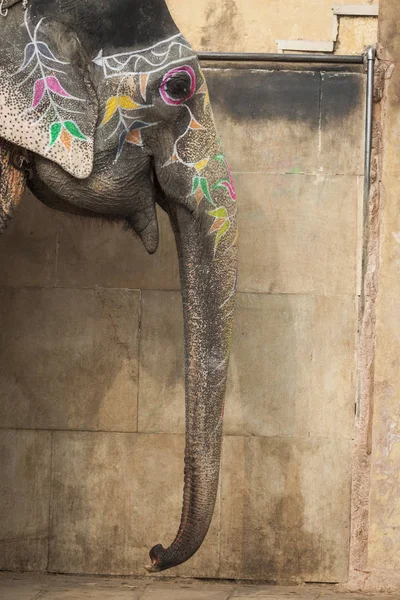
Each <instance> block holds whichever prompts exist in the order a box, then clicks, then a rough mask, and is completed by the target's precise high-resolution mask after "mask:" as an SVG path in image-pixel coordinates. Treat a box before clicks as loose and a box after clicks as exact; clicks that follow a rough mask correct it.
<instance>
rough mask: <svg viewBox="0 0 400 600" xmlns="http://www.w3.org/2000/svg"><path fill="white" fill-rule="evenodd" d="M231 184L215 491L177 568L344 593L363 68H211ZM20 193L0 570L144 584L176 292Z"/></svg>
mask: <svg viewBox="0 0 400 600" xmlns="http://www.w3.org/2000/svg"><path fill="white" fill-rule="evenodd" d="M206 75H207V77H208V80H209V83H210V89H211V95H212V99H213V103H214V109H215V115H216V120H217V123H218V127H219V130H220V132H221V136H222V139H223V141H224V143H225V146H226V148H227V152H228V155H229V157H230V160H231V163H232V167H233V170H234V172H235V179H236V183H237V188H238V197H239V207H240V223H241V244H240V253H241V254H240V280H239V294H238V303H237V315H236V326H235V332H234V344H233V354H232V360H231V365H230V374H229V384H228V392H227V408H226V425H225V440H224V453H223V460H222V476H221V487H220V494H219V498H218V503H217V507H216V511H215V516H214V519H213V524H212V527H211V531H210V533H209V535H208V537H207V540H206V542H205V544H204V546H203V547H202V549H201V550H200V552H199V553H198V554H197V555H196V556H195V557H194V559H193V560H191V561H190V562H188V563H187V564H185V565H183V566H182V567H179V568H178V569H176V570H175V571H174V573H168V574H171V575H173V574H175V575H190V576H199V577H229V578H231V577H232V578H239V577H240V578H242V577H243V578H254V579H269V580H279V581H287V580H292V581H293V580H294V581H345V580H346V579H347V568H348V546H349V522H350V513H349V511H350V479H351V445H352V435H353V420H354V396H355V340H356V328H357V293H358V286H359V281H358V275H359V273H360V261H359V258H360V245H361V229H362V223H361V216H360V215H361V209H362V171H363V129H364V127H363V119H364V110H363V103H364V89H365V87H364V84H365V76H364V74H363V73H335V72H325V73H321V72H319V71H318V70H316V71H309V72H307V71H306V72H281V71H267V70H249V69H239V70H235V69H234V70H226V69H222V70H218V69H217V70H212V69H206ZM160 217H161V245H160V250H159V252H158V253H157V254H156V255H155V256H153V257H149V256H147V255H146V253H145V251H144V250H143V248H142V247H141V245H140V243H139V242H138V241H137V240H134V239H133V238H132V236H131V235H130V234H129V233H127V232H124V231H122V230H121V229H120V228H119V227H110V226H109V225H101V224H97V223H87V222H85V221H84V220H79V219H75V218H73V217H69V216H66V215H59V214H57V213H55V212H52V211H51V210H50V209H47V208H45V207H43V206H42V205H41V204H40V203H38V202H37V201H36V200H35V199H34V198H32V197H31V196H29V195H28V197H27V198H26V201H25V203H24V205H23V207H22V208H21V211H20V213H19V215H18V217H17V218H16V219H15V221H14V222H13V223H12V225H11V226H10V229H9V230H8V231H7V232H6V234H5V235H4V236H2V238H1V240H0V282H1V284H0V427H1V431H0V462H1V466H0V470H1V485H2V487H1V493H0V513H1V514H2V519H1V520H0V568H5V569H34V570H50V571H56V572H59V571H61V572H73V573H120V574H130V573H137V574H142V573H143V570H142V567H143V564H144V563H145V562H146V560H147V552H148V549H149V547H151V546H152V545H153V544H154V543H157V542H163V543H164V544H165V543H168V541H170V540H171V538H172V536H173V534H174V533H175V530H176V528H177V525H178V521H179V515H180V506H181V494H182V477H183V443H184V438H183V431H184V381H183V339H182V317H181V306H180V296H179V291H178V289H179V280H178V270H177V261H176V256H175V254H176V253H175V249H174V245H173V241H172V234H171V232H170V228H169V225H168V223H167V221H166V219H165V218H164V217H163V216H162V215H160Z"/></svg>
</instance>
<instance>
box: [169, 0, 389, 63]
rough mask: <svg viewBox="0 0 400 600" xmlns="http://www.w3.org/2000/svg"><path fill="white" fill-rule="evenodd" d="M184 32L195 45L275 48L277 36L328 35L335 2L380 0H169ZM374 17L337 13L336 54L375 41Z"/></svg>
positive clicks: (223, 48) (328, 37)
mask: <svg viewBox="0 0 400 600" xmlns="http://www.w3.org/2000/svg"><path fill="white" fill-rule="evenodd" d="M167 3H168V6H169V7H170V10H171V12H172V14H173V16H174V18H175V20H176V23H177V24H178V26H179V27H180V29H181V30H182V32H183V34H184V35H185V36H186V37H187V39H188V40H189V41H190V42H191V44H192V45H193V47H194V48H195V49H196V50H214V51H220V52H228V51H232V52H277V45H276V40H277V39H284V40H288V39H290V40H291V39H302V40H316V41H332V40H333V39H334V37H335V36H336V31H335V32H333V29H334V28H333V16H332V15H333V13H332V6H333V5H334V4H365V5H371V4H378V0H351V2H350V1H348V0H286V1H285V2H282V0H221V1H219V2H216V1H215V0H197V1H196V2H182V1H181V0H167ZM376 30H377V19H374V18H355V19H354V18H347V17H345V18H341V19H340V31H339V40H340V44H341V47H340V44H339V45H338V52H339V53H340V54H347V53H349V54H352V53H355V52H362V51H363V49H364V46H367V45H370V44H373V43H375V42H376V35H377V33H376Z"/></svg>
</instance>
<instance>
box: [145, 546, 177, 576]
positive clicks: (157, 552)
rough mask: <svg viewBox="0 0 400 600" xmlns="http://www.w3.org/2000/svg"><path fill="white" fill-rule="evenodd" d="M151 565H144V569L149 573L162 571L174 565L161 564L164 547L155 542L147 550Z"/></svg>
mask: <svg viewBox="0 0 400 600" xmlns="http://www.w3.org/2000/svg"><path fill="white" fill-rule="evenodd" d="M149 555H150V559H151V565H149V566H145V569H146V571H148V572H149V573H158V572H159V571H164V569H168V568H169V567H172V566H174V565H163V560H162V559H163V556H164V555H165V548H164V546H162V545H161V544H157V545H156V546H153V548H152V549H151V550H150V552H149Z"/></svg>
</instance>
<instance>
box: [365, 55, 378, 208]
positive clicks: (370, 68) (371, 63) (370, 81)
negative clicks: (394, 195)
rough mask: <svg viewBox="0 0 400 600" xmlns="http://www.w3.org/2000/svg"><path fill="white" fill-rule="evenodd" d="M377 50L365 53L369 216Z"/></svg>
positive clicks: (366, 192) (366, 188) (366, 158)
mask: <svg viewBox="0 0 400 600" xmlns="http://www.w3.org/2000/svg"><path fill="white" fill-rule="evenodd" d="M375 58H376V50H375V47H374V46H370V47H369V48H368V50H367V52H366V53H365V60H366V63H367V102H366V104H367V107H366V119H365V166H364V210H365V211H366V214H368V200H369V193H370V189H371V154H372V113H373V106H374V76H375Z"/></svg>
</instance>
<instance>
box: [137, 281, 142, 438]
mask: <svg viewBox="0 0 400 600" xmlns="http://www.w3.org/2000/svg"><path fill="white" fill-rule="evenodd" d="M142 316H143V291H142V290H140V291H139V323H138V367H137V396H136V431H137V433H139V410H140V404H139V403H140V366H141V351H142Z"/></svg>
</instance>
